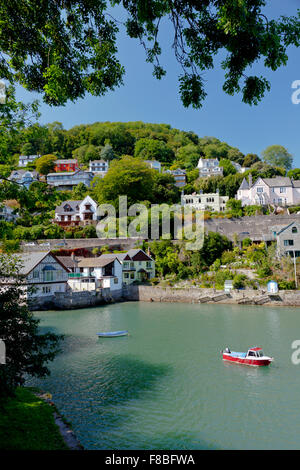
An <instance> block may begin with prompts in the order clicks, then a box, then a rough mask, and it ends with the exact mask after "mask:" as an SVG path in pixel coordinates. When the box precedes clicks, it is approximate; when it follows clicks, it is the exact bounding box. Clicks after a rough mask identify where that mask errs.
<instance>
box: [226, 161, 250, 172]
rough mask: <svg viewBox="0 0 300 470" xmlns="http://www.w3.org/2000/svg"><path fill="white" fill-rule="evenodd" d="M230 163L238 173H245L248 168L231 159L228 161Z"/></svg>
mask: <svg viewBox="0 0 300 470" xmlns="http://www.w3.org/2000/svg"><path fill="white" fill-rule="evenodd" d="M230 163H231V164H232V165H233V166H234V168H235V169H236V171H237V172H238V173H245V171H247V170H249V168H248V167H245V166H242V165H240V164H239V163H237V162H233V161H232V160H231V161H230Z"/></svg>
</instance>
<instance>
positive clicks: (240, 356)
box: [221, 347, 273, 366]
mask: <svg viewBox="0 0 300 470" xmlns="http://www.w3.org/2000/svg"><path fill="white" fill-rule="evenodd" d="M221 353H222V356H223V361H228V362H235V363H236V364H244V365H247V366H268V365H269V364H271V362H272V361H273V357H269V356H265V355H264V352H263V350H262V349H261V348H258V347H255V348H249V349H248V351H247V352H246V353H245V352H235V351H230V349H229V348H226V349H224V350H223V351H221Z"/></svg>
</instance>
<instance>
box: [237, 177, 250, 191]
mask: <svg viewBox="0 0 300 470" xmlns="http://www.w3.org/2000/svg"><path fill="white" fill-rule="evenodd" d="M241 189H249V183H248V181H247V180H246V178H244V179H243V181H242V183H241V186H240V187H239V190H241Z"/></svg>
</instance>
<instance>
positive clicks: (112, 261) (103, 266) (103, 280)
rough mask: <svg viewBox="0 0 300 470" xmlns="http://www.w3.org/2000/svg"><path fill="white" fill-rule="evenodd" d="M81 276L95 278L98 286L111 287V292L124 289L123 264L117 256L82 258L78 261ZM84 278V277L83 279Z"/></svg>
mask: <svg viewBox="0 0 300 470" xmlns="http://www.w3.org/2000/svg"><path fill="white" fill-rule="evenodd" d="M78 268H79V273H80V274H81V276H78V278H77V280H78V282H80V278H95V279H96V283H95V284H96V287H98V288H102V289H105V288H109V289H110V291H111V292H113V291H118V290H121V289H122V265H121V263H120V261H119V260H118V258H117V257H116V256H110V257H106V256H103V255H102V256H99V257H97V258H82V259H81V260H80V261H79V263H78ZM81 280H82V279H81Z"/></svg>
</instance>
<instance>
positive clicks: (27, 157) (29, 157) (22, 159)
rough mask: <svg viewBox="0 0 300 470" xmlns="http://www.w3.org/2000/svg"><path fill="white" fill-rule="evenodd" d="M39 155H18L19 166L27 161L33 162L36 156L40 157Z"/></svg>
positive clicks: (26, 163) (24, 164)
mask: <svg viewBox="0 0 300 470" xmlns="http://www.w3.org/2000/svg"><path fill="white" fill-rule="evenodd" d="M40 156H41V155H20V156H19V166H27V165H28V163H32V162H34V160H36V159H37V158H40Z"/></svg>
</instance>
